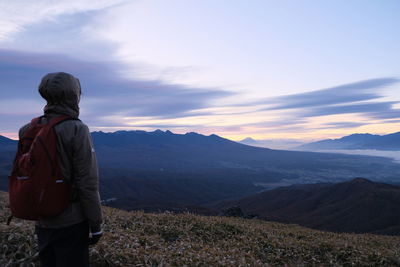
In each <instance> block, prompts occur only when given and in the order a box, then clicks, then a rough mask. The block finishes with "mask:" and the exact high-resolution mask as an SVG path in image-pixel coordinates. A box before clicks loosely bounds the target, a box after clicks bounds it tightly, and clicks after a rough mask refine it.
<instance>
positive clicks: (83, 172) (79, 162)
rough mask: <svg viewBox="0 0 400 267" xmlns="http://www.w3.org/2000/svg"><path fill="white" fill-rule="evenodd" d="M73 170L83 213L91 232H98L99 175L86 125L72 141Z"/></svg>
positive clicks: (99, 215)
mask: <svg viewBox="0 0 400 267" xmlns="http://www.w3.org/2000/svg"><path fill="white" fill-rule="evenodd" d="M72 169H73V177H74V183H75V185H76V189H77V191H78V196H79V201H80V204H81V208H82V212H83V214H84V216H85V217H86V219H87V220H88V222H89V226H90V228H91V231H92V232H97V231H99V230H100V228H101V223H102V213H101V206H100V196H99V173H98V167H97V159H96V153H95V150H94V148H93V143H92V138H91V135H90V132H89V128H88V127H87V126H86V125H85V124H83V125H82V127H78V129H77V131H76V134H75V136H74V138H73V140H72Z"/></svg>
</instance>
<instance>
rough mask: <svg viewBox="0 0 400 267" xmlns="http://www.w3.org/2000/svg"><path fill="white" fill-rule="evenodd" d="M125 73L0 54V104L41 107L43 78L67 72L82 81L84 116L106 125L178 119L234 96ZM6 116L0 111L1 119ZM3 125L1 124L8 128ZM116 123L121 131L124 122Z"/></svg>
mask: <svg viewBox="0 0 400 267" xmlns="http://www.w3.org/2000/svg"><path fill="white" fill-rule="evenodd" d="M123 68H124V66H123V65H121V64H120V63H116V62H89V61H79V60H76V59H72V58H69V57H66V56H60V55H54V54H53V55H52V54H39V53H20V52H15V51H9V50H0V75H1V77H4V78H3V79H2V80H0V90H1V92H2V99H1V100H0V105H7V103H8V102H10V101H14V102H18V101H19V102H20V103H24V101H25V102H32V103H36V105H42V104H43V100H41V99H40V96H39V94H38V93H37V86H38V84H39V81H40V79H41V77H42V76H43V75H45V74H46V73H48V72H55V71H65V72H70V73H72V74H73V75H75V76H76V77H78V78H79V79H80V81H81V84H82V87H83V100H82V105H81V106H82V113H83V115H84V116H85V118H87V119H88V120H91V121H93V122H101V121H103V122H104V123H106V122H107V117H112V116H114V118H115V117H120V118H122V117H129V116H136V117H152V118H169V117H173V118H179V117H184V116H188V114H192V113H193V112H194V111H196V110H198V109H202V108H207V107H209V106H210V105H211V103H210V102H212V101H215V100H217V99H219V98H223V97H226V96H230V95H232V93H231V92H228V91H224V90H222V89H218V88H198V87H188V86H183V85H177V84H166V83H163V82H161V81H157V80H152V81H143V80H135V79H127V78H124V77H121V76H120V75H119V72H120V70H121V69H123ZM21 109H28V110H29V111H31V109H30V108H28V107H21V108H19V109H17V110H21ZM4 112H6V111H5V110H2V109H1V110H0V115H1V113H2V114H4ZM7 112H8V115H9V116H10V114H9V113H10V112H9V111H7ZM37 112H39V111H37ZM191 112H192V113H191ZM16 113H18V112H17V111H16V112H15V115H16ZM28 113H29V112H28ZM32 115H34V114H32ZM11 120H13V119H12V118H11V117H10V118H9V121H11ZM6 121H7V120H6ZM6 121H5V122H4V123H8V122H6ZM120 123H121V126H122V125H123V122H122V121H120Z"/></svg>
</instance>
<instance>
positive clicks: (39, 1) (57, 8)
mask: <svg viewBox="0 0 400 267" xmlns="http://www.w3.org/2000/svg"><path fill="white" fill-rule="evenodd" d="M124 2H127V0H97V1H90V0H69V1H52V0H35V1H29V0H13V1H2V2H0V40H5V39H9V38H12V36H13V35H15V34H16V33H18V32H20V31H23V30H24V28H25V27H26V26H28V25H31V24H35V23H39V22H41V21H48V22H54V21H55V20H56V18H57V17H58V16H60V15H70V14H76V13H84V12H88V11H95V10H101V9H105V8H108V7H111V6H116V5H119V4H121V3H124Z"/></svg>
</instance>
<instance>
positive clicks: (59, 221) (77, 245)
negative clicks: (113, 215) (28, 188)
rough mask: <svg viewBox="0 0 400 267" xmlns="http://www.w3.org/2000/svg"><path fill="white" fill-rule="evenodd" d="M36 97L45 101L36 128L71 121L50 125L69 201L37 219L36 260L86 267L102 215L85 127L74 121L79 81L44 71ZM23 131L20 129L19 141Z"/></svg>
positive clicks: (45, 262) (90, 142) (92, 153)
mask: <svg viewBox="0 0 400 267" xmlns="http://www.w3.org/2000/svg"><path fill="white" fill-rule="evenodd" d="M39 93H40V95H41V96H42V97H43V98H44V99H45V100H46V101H47V105H46V106H45V108H44V117H42V119H41V122H40V123H41V124H47V123H49V122H50V121H51V120H52V119H55V118H57V117H59V116H63V115H67V116H68V117H70V118H71V119H69V120H65V121H62V122H61V123H59V124H56V125H55V126H54V131H55V133H56V136H57V159H58V163H59V167H60V169H61V174H62V176H63V178H64V179H65V180H66V181H67V182H68V183H69V184H71V196H70V203H69V204H68V206H67V208H66V209H65V210H64V211H63V212H62V213H61V214H59V215H56V216H54V217H46V218H41V219H39V220H38V221H37V223H36V233H37V237H38V246H39V257H40V261H41V263H42V265H43V266H74V267H75V266H89V245H93V244H96V243H97V242H98V241H99V239H100V237H101V236H102V230H101V223H102V213H101V206H100V197H99V190H98V183H99V181H98V167H97V160H96V155H95V151H94V148H93V144H92V139H91V136H90V132H89V129H88V127H87V126H86V125H85V124H84V123H82V122H81V121H80V120H79V119H78V117H79V101H80V97H81V87H80V83H79V80H78V79H77V78H75V77H74V76H72V75H71V74H68V73H64V72H57V73H49V74H47V75H46V76H44V77H43V79H42V81H41V83H40V85H39ZM29 127H30V124H27V125H25V126H23V127H22V128H21V129H20V131H19V137H20V140H21V138H22V137H23V136H24V133H25V131H27V130H28V129H29ZM89 233H90V234H89Z"/></svg>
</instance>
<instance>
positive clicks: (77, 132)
mask: <svg viewBox="0 0 400 267" xmlns="http://www.w3.org/2000/svg"><path fill="white" fill-rule="evenodd" d="M54 130H55V131H56V133H57V135H58V136H60V137H61V138H66V139H70V138H74V137H83V136H85V135H89V134H90V132H89V127H88V126H87V125H86V124H85V123H84V122H82V121H81V120H78V119H68V120H65V121H63V122H61V123H59V124H57V125H56V126H55V127H54Z"/></svg>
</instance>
